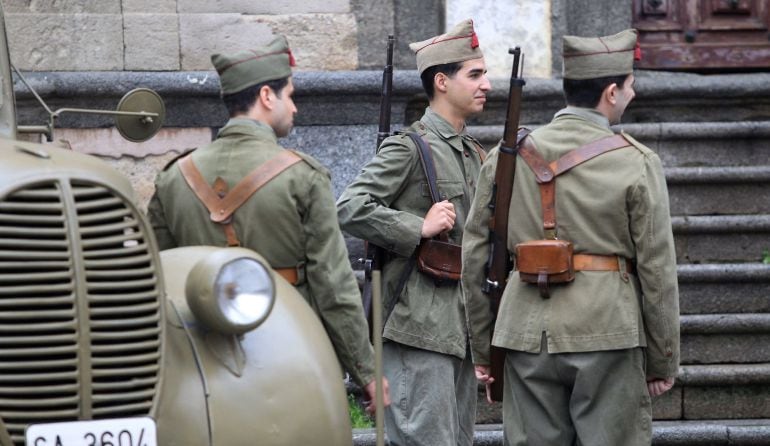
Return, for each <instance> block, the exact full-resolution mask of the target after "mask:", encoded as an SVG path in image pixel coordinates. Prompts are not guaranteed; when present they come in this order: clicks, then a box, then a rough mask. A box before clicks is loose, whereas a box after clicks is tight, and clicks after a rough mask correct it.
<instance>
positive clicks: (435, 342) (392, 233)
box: [337, 108, 481, 358]
mask: <svg viewBox="0 0 770 446" xmlns="http://www.w3.org/2000/svg"><path fill="white" fill-rule="evenodd" d="M407 131H412V132H417V133H418V134H420V135H422V137H423V138H424V139H425V140H426V141H427V142H428V143H429V145H430V147H431V153H432V155H433V160H434V164H435V166H436V173H437V177H438V180H437V186H438V189H439V194H440V195H441V198H442V199H446V200H449V201H450V202H451V203H452V204H453V205H454V208H455V212H456V215H457V217H456V220H455V225H454V227H453V228H452V230H451V231H450V232H449V239H450V241H452V242H453V243H457V244H459V243H461V241H462V237H463V226H464V225H465V219H466V216H467V215H468V210H469V207H470V203H471V200H472V199H473V194H474V193H475V189H476V177H477V176H478V173H479V169H480V167H481V156H480V154H479V152H478V151H477V147H478V146H477V145H476V144H477V143H476V141H475V140H473V139H472V138H471V137H470V136H468V135H467V134H465V132H464V131H463V132H462V133H461V134H458V133H457V131H456V130H454V128H453V127H452V126H451V125H450V124H449V123H448V122H447V121H446V120H444V119H443V118H442V117H440V116H439V115H438V114H436V113H435V112H433V111H432V110H431V109H430V108H428V109H426V111H425V114H424V115H423V117H422V118H421V119H420V121H417V122H415V123H414V124H413V125H412V126H411V127H410V128H409V129H408V130H407ZM417 150H418V149H417V147H416V146H415V144H414V143H413V142H412V140H411V139H410V138H409V137H408V136H406V135H403V134H399V135H395V136H392V137H390V138H388V139H386V140H385V141H384V142H383V144H382V146H381V147H380V150H379V152H378V153H377V155H376V156H375V157H374V158H373V159H372V160H371V161H370V162H369V163H368V164H367V165H366V166H365V167H364V168H363V170H362V171H361V173H360V174H359V176H358V177H357V178H356V179H355V180H354V181H353V183H352V184H351V185H350V186H348V188H347V189H346V190H345V192H343V194H342V196H341V197H340V199H339V200H338V202H337V209H338V214H339V218H340V224H341V225H342V228H343V229H344V230H345V231H347V232H348V233H350V234H351V235H353V236H355V237H359V238H361V239H364V240H368V241H370V242H372V243H374V244H376V245H378V246H380V247H382V248H385V249H386V250H388V251H389V259H388V261H386V263H385V265H384V267H383V301H384V304H385V307H386V308H387V305H388V303H389V302H390V300H391V299H394V298H397V299H398V301H397V304H396V305H395V308H394V309H393V312H392V314H391V315H390V317H389V318H388V320H387V322H386V324H385V331H384V334H383V336H384V337H385V338H387V339H390V340H393V341H396V342H399V343H402V344H405V345H409V346H413V347H417V348H421V349H425V350H430V351H435V352H439V353H444V354H450V355H455V356H457V357H460V358H464V357H465V355H466V353H467V327H466V325H467V321H466V315H465V307H464V303H463V299H462V289H461V287H460V285H459V284H457V283H454V284H448V285H447V284H445V285H442V286H436V284H435V283H434V280H433V279H432V278H431V277H429V276H427V275H424V274H422V273H420V272H419V271H417V269H416V268H415V269H414V270H413V271H412V272H411V273H410V275H409V279H408V282H407V283H406V286H405V287H404V290H403V291H402V293H401V295H400V296H394V293H395V290H396V288H397V284H398V281H399V278H400V276H401V274H402V271H404V268H405V265H406V264H407V263H408V262H407V260H408V258H409V257H410V256H411V255H412V253H413V252H414V250H415V248H416V247H417V245H418V244H419V243H420V233H421V230H422V224H423V219H424V216H425V214H427V213H428V209H430V207H431V206H432V202H431V198H430V193H429V190H428V183H427V180H426V178H425V174H424V172H423V169H422V166H421V164H420V159H419V155H418V152H417ZM479 150H480V149H479Z"/></svg>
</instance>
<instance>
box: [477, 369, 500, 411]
mask: <svg viewBox="0 0 770 446" xmlns="http://www.w3.org/2000/svg"><path fill="white" fill-rule="evenodd" d="M473 370H474V371H475V372H476V379H477V380H479V382H480V383H482V384H484V386H485V387H486V388H487V402H488V403H489V404H492V388H491V384H492V383H493V382H495V379H494V378H493V377H492V375H491V373H492V369H491V367H489V366H488V365H478V364H476V365H474V366H473Z"/></svg>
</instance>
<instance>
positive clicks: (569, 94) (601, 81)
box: [562, 74, 630, 108]
mask: <svg viewBox="0 0 770 446" xmlns="http://www.w3.org/2000/svg"><path fill="white" fill-rule="evenodd" d="M628 76H630V74H623V75H620V76H608V77H597V78H593V79H579V80H578V79H564V81H563V82H562V86H563V88H564V99H566V100H567V105H574V106H576V107H584V108H594V107H596V106H597V105H599V100H600V99H601V97H602V92H603V91H604V89H605V88H607V86H609V85H612V84H617V85H618V88H621V89H622V88H623V84H624V83H625V82H626V79H627V78H628Z"/></svg>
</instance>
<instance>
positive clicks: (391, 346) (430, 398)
mask: <svg viewBox="0 0 770 446" xmlns="http://www.w3.org/2000/svg"><path fill="white" fill-rule="evenodd" d="M382 358H383V361H382V362H383V369H384V374H385V376H386V377H387V378H388V384H389V386H390V398H391V404H390V406H389V407H387V408H386V409H385V433H386V435H387V438H388V444H389V445H392V446H439V445H441V446H444V445H447V446H450V445H460V446H471V445H472V444H473V427H474V425H475V423H476V398H477V394H478V385H477V383H476V376H475V374H474V371H473V363H472V362H471V359H470V354H466V357H465V359H460V358H457V357H456V356H451V355H445V354H442V353H436V352H432V351H428V350H422V349H419V348H413V347H408V346H406V345H403V344H399V343H396V342H386V343H385V345H384V346H383V352H382Z"/></svg>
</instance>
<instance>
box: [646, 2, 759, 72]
mask: <svg viewBox="0 0 770 446" xmlns="http://www.w3.org/2000/svg"><path fill="white" fill-rule="evenodd" d="M768 3H770V1H769V0H633V8H634V15H633V26H634V28H636V29H638V30H639V43H640V45H641V47H642V60H641V61H640V62H639V64H638V67H639V68H647V69H663V70H688V71H704V72H709V71H711V72H713V71H741V70H762V69H764V70H767V71H770V30H769V29H768V28H770V6H768Z"/></svg>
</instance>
